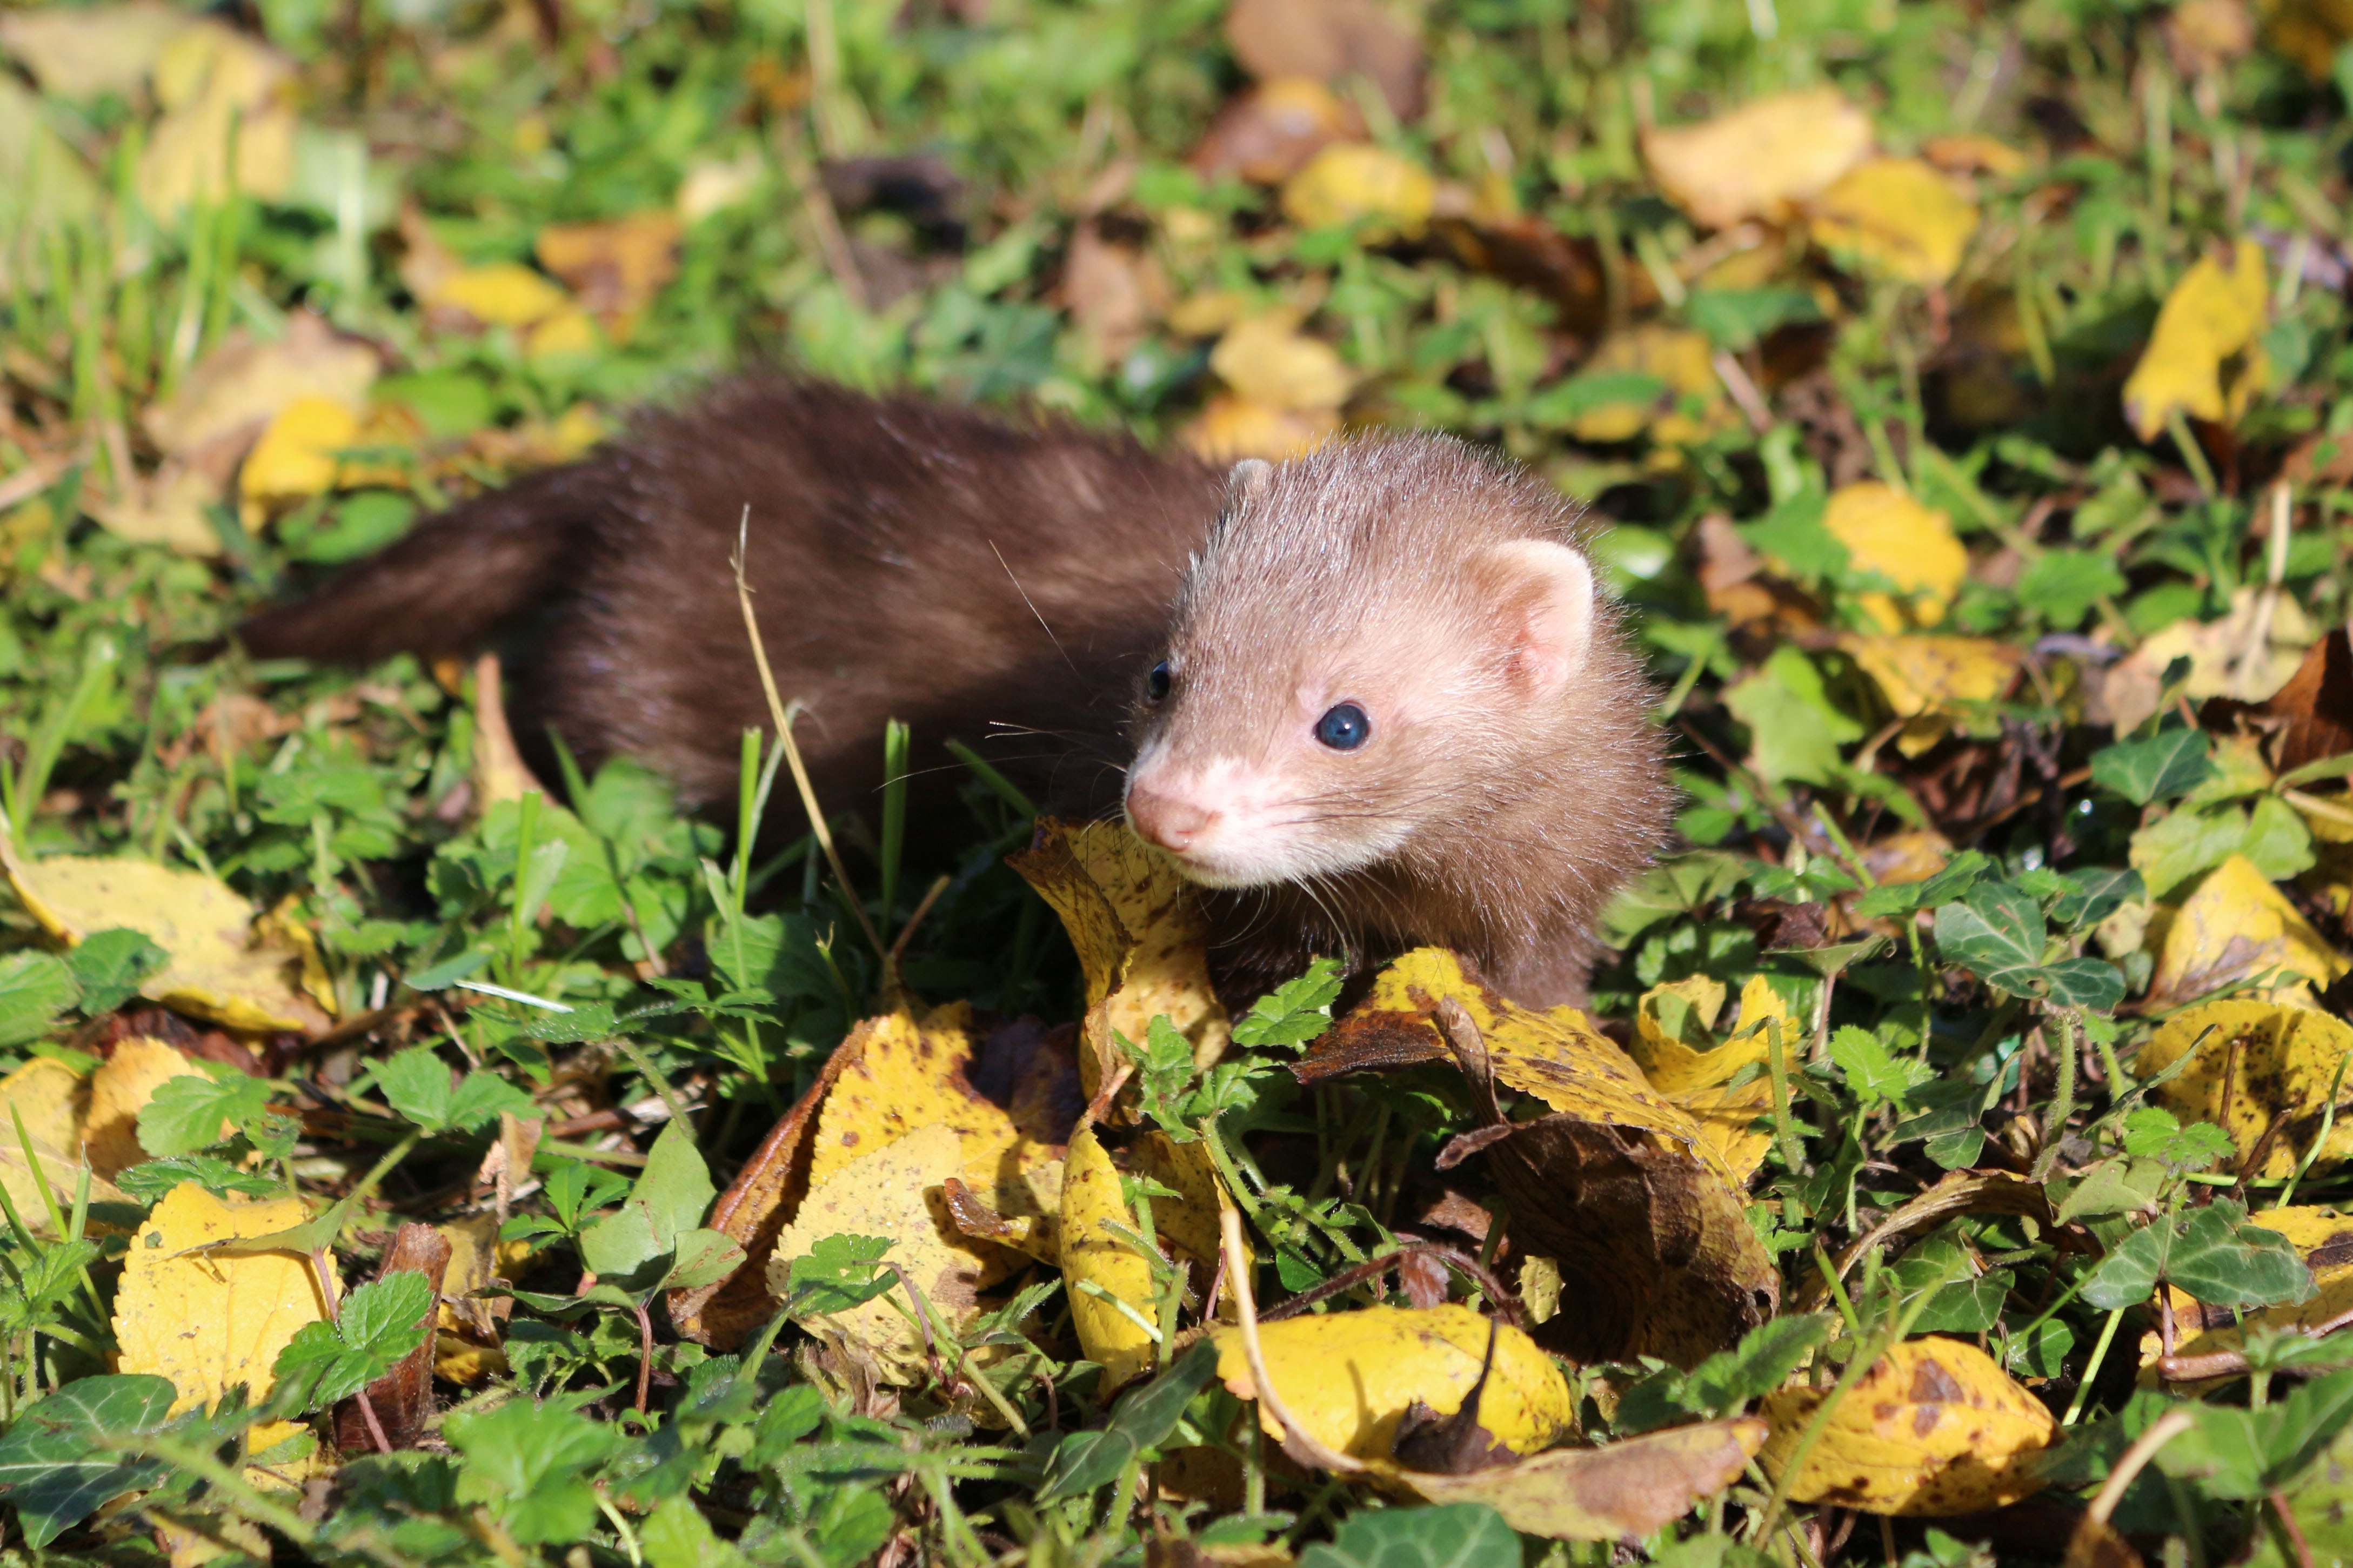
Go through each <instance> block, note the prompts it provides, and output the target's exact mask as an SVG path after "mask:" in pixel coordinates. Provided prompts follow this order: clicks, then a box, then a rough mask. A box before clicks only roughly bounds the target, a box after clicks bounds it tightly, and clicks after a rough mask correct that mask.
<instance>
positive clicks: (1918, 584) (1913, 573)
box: [1822, 479, 1969, 632]
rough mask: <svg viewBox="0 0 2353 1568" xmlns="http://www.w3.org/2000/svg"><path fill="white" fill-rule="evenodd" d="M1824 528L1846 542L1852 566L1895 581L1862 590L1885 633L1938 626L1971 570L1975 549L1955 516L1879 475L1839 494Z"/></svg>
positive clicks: (1860, 600)
mask: <svg viewBox="0 0 2353 1568" xmlns="http://www.w3.org/2000/svg"><path fill="white" fill-rule="evenodd" d="M1822 527H1823V528H1825V529H1827V530H1828V531H1830V533H1831V537H1832V538H1834V539H1836V540H1837V541H1838V542H1840V543H1841V544H1843V545H1845V546H1846V552H1847V564H1848V565H1849V567H1850V568H1852V570H1853V571H1855V572H1858V573H1876V574H1878V575H1880V576H1881V577H1883V578H1885V579H1886V580H1887V581H1888V582H1889V583H1891V584H1894V589H1895V592H1894V594H1887V593H1881V592H1869V593H1863V594H1859V595H1856V600H1855V602H1856V603H1857V604H1858V605H1861V606H1862V610H1863V613H1864V614H1865V615H1867V616H1870V617H1871V618H1872V619H1873V620H1874V621H1876V622H1877V623H1878V624H1879V626H1880V627H1881V629H1882V630H1884V631H1890V632H1900V631H1903V630H1905V629H1906V628H1907V627H1912V626H1935V625H1936V624H1937V623H1938V622H1940V621H1942V620H1943V619H1944V618H1945V612H1946V611H1947V610H1948V609H1950V608H1951V607H1952V603H1953V598H1954V595H1957V594H1958V593H1959V592H1960V591H1961V584H1962V583H1963V582H1964V581H1965V580H1966V579H1967V578H1968V574H1969V552H1968V551H1967V550H1965V549H1963V548H1962V547H1961V542H1960V540H1959V539H1958V538H1957V537H1956V536H1955V534H1954V532H1953V521H1952V519H1951V518H1950V517H1948V516H1947V515H1946V514H1945V513H1944V512H1941V511H1938V510H1935V509H1933V508H1930V507H1926V506H1923V505H1921V504H1920V503H1919V502H1918V501H1916V500H1913V499H1912V498H1911V497H1910V496H1908V495H1905V493H1904V492H1903V491H1902V490H1899V489H1895V488H1894V486H1892V485H1887V484H1883V483H1881V482H1880V481H1879V480H1877V479H1861V480H1858V481H1856V482H1855V483H1853V484H1851V485H1842V486H1841V487H1840V488H1839V489H1836V490H1834V491H1832V492H1831V499H1830V505H1829V506H1828V507H1827V508H1826V509H1825V510H1823V512H1822Z"/></svg>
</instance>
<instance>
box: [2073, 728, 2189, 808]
mask: <svg viewBox="0 0 2353 1568" xmlns="http://www.w3.org/2000/svg"><path fill="white" fill-rule="evenodd" d="M2213 752H2214V746H2213V742H2211V741H2210V740H2208V739H2207V737H2206V732H2205V731H2203V730H2191V729H2186V728H2185V729H2179V730H2168V731H2164V732H2162V733H2160V734H2156V735H2151V736H2149V737H2148V738H2147V740H2145V741H2125V742H2119V743H2117V744H2116V745H2113V746H2109V747H2106V748H2105V749H2103V750H2101V751H2098V752H2094V753H2093V754H2092V782H2093V783H2094V784H2098V785H2100V786H2101V787H2102V788H2103V789H2111V790H2114V791H2116V794H2118V795H2122V796H2124V797H2125V798H2126V800H2128V801H2130V802H2132V803H2133V804H2134V805H2148V804H2149V803H2150V802H2152V801H2158V800H2171V799H2173V798H2174V797H2175V796H2176V795H2188V794H2189V792H2190V791H2191V790H2193V789H2196V788H2197V787H2198V786H2199V785H2200V784H2204V783H2205V782H2206V781H2207V780H2208V779H2210V778H2211V777H2213V776H2214V774H2215V772H2216V769H2215V766H2214V755H2213Z"/></svg>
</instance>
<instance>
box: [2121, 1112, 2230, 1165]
mask: <svg viewBox="0 0 2353 1568" xmlns="http://www.w3.org/2000/svg"><path fill="white" fill-rule="evenodd" d="M2124 1130H2125V1152H2126V1153H2127V1154H2130V1155H2132V1156H2134V1157H2135V1158H2136V1159H2142V1160H2161V1161H2163V1162H2164V1163H2167V1164H2168V1165H2170V1166H2172V1167H2173V1168H2174V1169H2175V1170H2177V1171H2202V1170H2204V1169H2206V1167H2207V1166H2209V1165H2211V1164H2212V1163H2214V1162H2215V1161H2217V1160H2224V1159H2228V1158H2229V1157H2230V1156H2231V1154H2232V1152H2233V1150H2234V1149H2235V1148H2236V1147H2237V1145H2235V1144H2233V1143H2232V1142H2231V1135H2230V1134H2229V1133H2228V1132H2225V1131H2222V1130H2221V1128H2220V1127H2217V1126H2215V1125H2214V1124H2213V1123H2212V1122H2211V1121H2193V1122H2191V1123H2190V1124H2189V1126H2187V1127H2184V1126H2183V1125H2181V1121H2180V1119H2179V1118H2178V1117H2176V1116H2175V1115H2174V1114H2173V1112H2171V1111H2170V1110H2166V1109H2165V1108H2164V1107H2163V1106H2161V1105H2144V1106H2142V1107H2140V1108H2139V1109H2138V1110H2133V1111H2131V1112H2129V1113H2127V1114H2126V1117H2125V1129H2124Z"/></svg>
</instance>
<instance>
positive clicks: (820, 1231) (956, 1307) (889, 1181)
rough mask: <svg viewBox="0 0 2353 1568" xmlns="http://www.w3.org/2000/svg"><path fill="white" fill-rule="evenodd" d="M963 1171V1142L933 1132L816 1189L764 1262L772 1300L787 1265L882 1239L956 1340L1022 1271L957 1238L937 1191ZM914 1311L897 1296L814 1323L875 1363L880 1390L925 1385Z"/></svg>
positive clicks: (938, 1127) (911, 1136)
mask: <svg viewBox="0 0 2353 1568" xmlns="http://www.w3.org/2000/svg"><path fill="white" fill-rule="evenodd" d="M963 1170H964V1142H963V1140H962V1139H960V1138H958V1137H957V1136H956V1133H955V1129H954V1128H952V1127H949V1126H947V1125H945V1124H944V1123H941V1122H934V1123H932V1124H931V1125H929V1126H925V1127H919V1128H917V1129H916V1130H915V1131H913V1132H910V1133H908V1134H907V1135H906V1136H905V1137H903V1138H902V1139H900V1140H898V1141H897V1142H894V1143H891V1144H889V1145H887V1146H884V1147H881V1148H879V1149H877V1150H876V1151H875V1152H872V1153H870V1154H867V1155H865V1156H864V1157H863V1158H861V1159H858V1160H853V1161H851V1162H850V1163H848V1164H846V1165H843V1166H841V1167H840V1168H839V1169H838V1170H837V1171H836V1172H835V1173H833V1175H832V1176H831V1177H829V1178H828V1179H826V1180H823V1181H818V1182H814V1183H812V1184H810V1187H809V1194H808V1197H807V1200H806V1201H804V1202H803V1203H802V1205H800V1211H799V1212H798V1213H797V1214H796V1215H794V1216H793V1222H792V1224H790V1225H788V1226H786V1227H785V1230H784V1234H783V1235H782V1236H780V1237H777V1240H776V1250H775V1251H774V1252H773V1253H771V1254H770V1256H769V1258H768V1263H767V1269H766V1273H767V1279H768V1292H769V1294H770V1295H771V1296H773V1297H775V1298H776V1299H777V1300H783V1299H784V1297H785V1295H786V1276H787V1275H788V1274H789V1273H790V1270H791V1266H792V1260H793V1259H794V1258H799V1257H802V1256H804V1255H806V1254H807V1252H808V1251H809V1250H810V1249H811V1248H812V1247H815V1246H816V1244H817V1243H818V1242H820V1241H822V1240H824V1239H825V1238H826V1237H830V1236H843V1235H853V1236H884V1237H890V1238H891V1241H892V1247H891V1251H890V1253H889V1254H888V1256H887V1258H886V1261H888V1262H891V1263H894V1264H896V1265H898V1266H899V1268H902V1269H903V1270H904V1271H905V1278H906V1279H909V1280H912V1281H913V1283H914V1285H915V1287H916V1288H917V1289H920V1290H921V1291H922V1292H923V1300H924V1302H925V1304H926V1305H927V1306H928V1307H929V1309H930V1310H932V1311H934V1312H935V1313H937V1314H939V1316H940V1318H941V1319H944V1323H943V1324H941V1325H940V1331H942V1332H944V1333H948V1334H955V1333H959V1332H961V1331H963V1329H964V1327H965V1324H966V1323H968V1322H969V1321H971V1319H972V1317H973V1316H974V1313H975V1312H976V1310H977V1308H978V1304H979V1295H980V1291H981V1290H982V1289H985V1288H986V1287H987V1285H988V1284H990V1283H991V1282H993V1281H994V1280H997V1279H1003V1278H1004V1277H1005V1276H1006V1274H1007V1273H1008V1272H1009V1270H1010V1268H1012V1267H1014V1266H1015V1265H1016V1264H1017V1263H1018V1259H1017V1258H1009V1257H1008V1254H1007V1253H1006V1252H1005V1251H1004V1249H1003V1248H1001V1247H995V1246H992V1245H990V1244H989V1243H987V1242H976V1241H974V1240H972V1239H970V1238H969V1237H965V1235H963V1234H962V1233H961V1232H959V1231H958V1230H957V1229H956V1228H955V1223H954V1221H953V1220H952V1219H951V1218H950V1217H949V1215H948V1211H947V1205H946V1202H945V1200H944V1197H943V1196H942V1194H941V1192H940V1185H941V1184H942V1183H943V1182H944V1181H946V1180H947V1179H948V1178H949V1177H951V1176H955V1175H957V1174H960V1173H962V1171H963ZM911 1310H912V1309H911V1307H910V1305H909V1303H908V1300H907V1297H906V1293H905V1291H904V1290H903V1289H896V1288H894V1289H892V1290H890V1291H887V1292H885V1293H884V1294H882V1295H881V1296H877V1297H875V1298H874V1299H873V1300H871V1301H867V1302H864V1303H862V1304H860V1305H859V1306H856V1307H853V1308H851V1309H850V1310H849V1311H847V1312H839V1313H829V1314H823V1315H819V1316H817V1317H815V1318H813V1319H812V1320H811V1321H813V1322H814V1323H816V1324H818V1325H819V1326H821V1327H822V1328H823V1329H824V1330H825V1331H827V1332H828V1333H829V1334H831V1335H833V1336H836V1337H838V1338H839V1339H840V1340H841V1341H843V1342H847V1343H849V1345H851V1346H852V1347H854V1348H855V1350H856V1351H858V1352H860V1353H861V1354H862V1355H864V1356H865V1357H867V1358H868V1359H871V1361H872V1362H873V1363H874V1364H875V1365H876V1366H877V1368H878V1369H879V1372H880V1375H881V1377H882V1379H883V1380H884V1381H885V1382H888V1383H893V1384H899V1385H901V1386H908V1385H912V1384H918V1383H921V1382H922V1381H923V1378H924V1377H925V1376H926V1375H927V1370H928V1357H927V1356H926V1353H925V1348H924V1340H923V1332H922V1331H921V1330H920V1329H918V1328H917V1327H916V1325H915V1324H914V1322H913V1321H911V1320H910V1318H909V1316H908V1314H909V1312H910V1311H911Z"/></svg>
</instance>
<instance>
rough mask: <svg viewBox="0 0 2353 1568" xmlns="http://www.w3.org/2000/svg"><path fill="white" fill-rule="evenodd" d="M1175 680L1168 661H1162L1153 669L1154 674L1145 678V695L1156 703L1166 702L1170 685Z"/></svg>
mask: <svg viewBox="0 0 2353 1568" xmlns="http://www.w3.org/2000/svg"><path fill="white" fill-rule="evenodd" d="M1174 679H1175V677H1174V676H1172V675H1171V674H1170V673H1169V670H1168V661H1167V660H1166V659H1165V658H1164V659H1162V660H1161V661H1160V662H1159V663H1158V664H1155V665H1154V666H1153V667H1152V673H1151V674H1149V675H1147V676H1145V678H1144V695H1145V696H1146V697H1148V698H1150V699H1151V700H1153V701H1155V702H1161V701H1165V700H1167V696H1168V687H1169V684H1170V682H1171V681H1172V680H1174Z"/></svg>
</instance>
